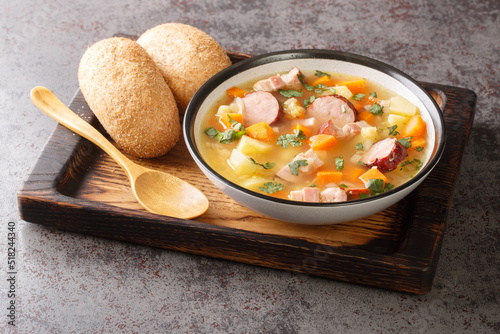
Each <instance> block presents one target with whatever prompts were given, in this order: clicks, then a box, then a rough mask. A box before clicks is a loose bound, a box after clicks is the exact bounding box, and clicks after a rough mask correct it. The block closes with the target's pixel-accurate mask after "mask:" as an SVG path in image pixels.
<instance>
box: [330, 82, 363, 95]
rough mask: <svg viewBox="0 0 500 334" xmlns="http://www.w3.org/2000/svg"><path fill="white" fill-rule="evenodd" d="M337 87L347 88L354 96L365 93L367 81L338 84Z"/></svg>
mask: <svg viewBox="0 0 500 334" xmlns="http://www.w3.org/2000/svg"><path fill="white" fill-rule="evenodd" d="M337 86H346V87H347V88H349V90H350V91H351V93H353V94H357V93H364V91H365V79H360V80H352V81H344V82H338V83H337Z"/></svg>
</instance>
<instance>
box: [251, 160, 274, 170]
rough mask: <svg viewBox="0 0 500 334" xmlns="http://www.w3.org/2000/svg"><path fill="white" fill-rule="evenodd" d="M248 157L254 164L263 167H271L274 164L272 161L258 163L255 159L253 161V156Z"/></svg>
mask: <svg viewBox="0 0 500 334" xmlns="http://www.w3.org/2000/svg"><path fill="white" fill-rule="evenodd" d="M248 159H250V161H251V162H253V163H254V164H256V165H258V166H260V167H262V168H264V169H271V168H273V167H274V165H276V164H275V163H274V162H266V163H265V164H261V163H258V162H257V161H255V159H254V158H248Z"/></svg>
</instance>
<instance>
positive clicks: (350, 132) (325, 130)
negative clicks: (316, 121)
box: [318, 120, 361, 140]
mask: <svg viewBox="0 0 500 334" xmlns="http://www.w3.org/2000/svg"><path fill="white" fill-rule="evenodd" d="M360 132H361V128H360V127H359V125H358V124H356V123H347V124H346V125H344V126H343V127H342V128H339V127H338V126H336V125H335V124H333V122H332V120H328V121H326V122H325V123H323V125H322V126H321V128H320V129H319V131H318V133H319V134H325V135H332V136H334V137H335V138H336V139H346V140H347V139H351V138H353V137H354V136H356V135H357V134H359V133H360Z"/></svg>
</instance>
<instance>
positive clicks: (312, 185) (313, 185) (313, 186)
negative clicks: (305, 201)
mask: <svg viewBox="0 0 500 334" xmlns="http://www.w3.org/2000/svg"><path fill="white" fill-rule="evenodd" d="M309 187H311V188H315V187H317V185H315V184H311V185H310V186H309Z"/></svg>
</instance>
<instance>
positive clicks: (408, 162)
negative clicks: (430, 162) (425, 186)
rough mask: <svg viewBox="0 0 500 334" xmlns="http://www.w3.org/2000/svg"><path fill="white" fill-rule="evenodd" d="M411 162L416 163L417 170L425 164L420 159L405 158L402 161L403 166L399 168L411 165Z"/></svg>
mask: <svg viewBox="0 0 500 334" xmlns="http://www.w3.org/2000/svg"><path fill="white" fill-rule="evenodd" d="M411 164H416V165H415V170H419V169H420V168H421V167H422V165H423V164H424V163H423V162H422V161H420V160H419V159H413V160H405V161H403V162H402V163H401V165H400V166H401V168H400V169H399V170H403V168H404V167H405V166H408V165H411Z"/></svg>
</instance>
